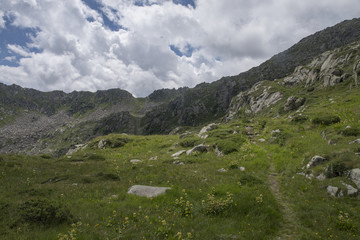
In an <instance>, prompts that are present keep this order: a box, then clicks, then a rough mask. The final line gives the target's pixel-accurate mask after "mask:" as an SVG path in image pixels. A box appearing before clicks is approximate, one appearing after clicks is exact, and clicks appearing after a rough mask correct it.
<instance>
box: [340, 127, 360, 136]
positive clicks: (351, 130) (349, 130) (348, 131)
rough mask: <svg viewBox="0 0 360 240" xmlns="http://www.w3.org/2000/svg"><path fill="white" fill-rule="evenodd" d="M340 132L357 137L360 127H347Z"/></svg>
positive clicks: (359, 133)
mask: <svg viewBox="0 0 360 240" xmlns="http://www.w3.org/2000/svg"><path fill="white" fill-rule="evenodd" d="M340 134H342V135H344V136H347V137H350V136H352V137H357V136H359V135H360V129H359V128H346V129H345V130H342V131H341V132H340Z"/></svg>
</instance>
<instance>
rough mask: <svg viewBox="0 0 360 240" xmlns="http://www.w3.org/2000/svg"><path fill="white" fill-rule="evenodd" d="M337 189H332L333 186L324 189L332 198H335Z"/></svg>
mask: <svg viewBox="0 0 360 240" xmlns="http://www.w3.org/2000/svg"><path fill="white" fill-rule="evenodd" d="M338 190H339V188H338V187H334V186H328V187H327V188H326V191H327V192H328V194H330V195H331V196H333V197H336V193H337V192H338Z"/></svg>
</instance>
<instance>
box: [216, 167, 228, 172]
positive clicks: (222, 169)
mask: <svg viewBox="0 0 360 240" xmlns="http://www.w3.org/2000/svg"><path fill="white" fill-rule="evenodd" d="M218 172H227V170H226V169H225V168H220V169H218Z"/></svg>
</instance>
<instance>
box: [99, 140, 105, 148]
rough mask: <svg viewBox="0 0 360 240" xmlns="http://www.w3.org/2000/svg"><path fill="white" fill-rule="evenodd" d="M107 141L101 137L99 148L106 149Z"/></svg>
mask: <svg viewBox="0 0 360 240" xmlns="http://www.w3.org/2000/svg"><path fill="white" fill-rule="evenodd" d="M105 146H106V141H105V140H104V139H101V140H100V141H99V144H98V148H99V149H105Z"/></svg>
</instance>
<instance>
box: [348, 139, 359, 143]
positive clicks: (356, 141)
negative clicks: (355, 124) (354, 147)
mask: <svg viewBox="0 0 360 240" xmlns="http://www.w3.org/2000/svg"><path fill="white" fill-rule="evenodd" d="M353 143H360V138H359V139H356V140H354V141H352V142H349V144H353Z"/></svg>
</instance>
